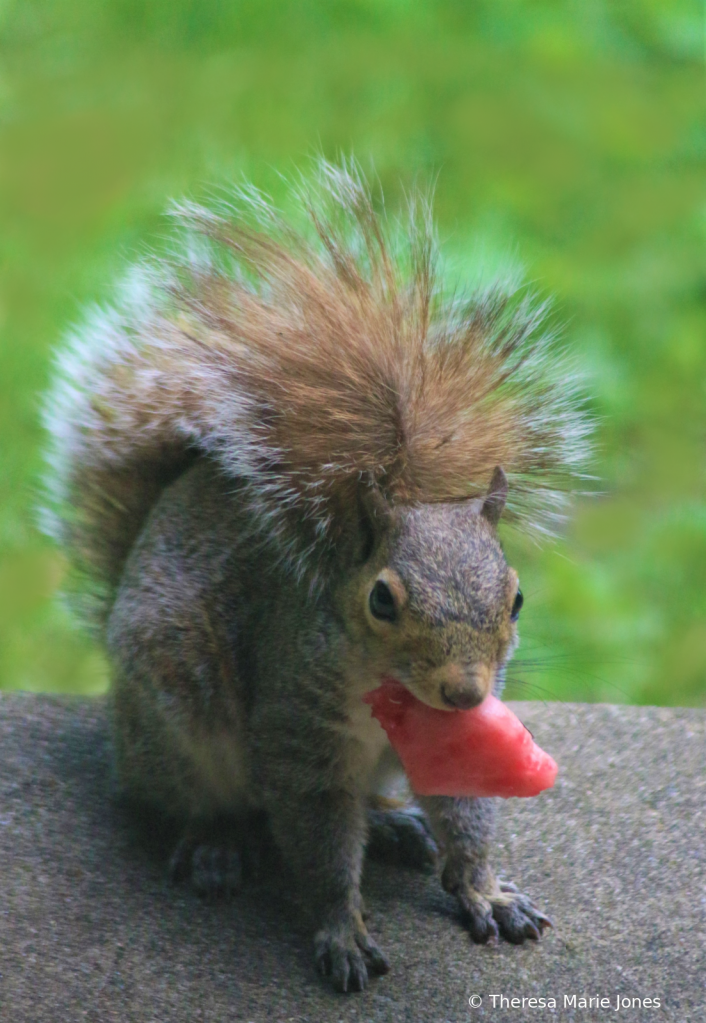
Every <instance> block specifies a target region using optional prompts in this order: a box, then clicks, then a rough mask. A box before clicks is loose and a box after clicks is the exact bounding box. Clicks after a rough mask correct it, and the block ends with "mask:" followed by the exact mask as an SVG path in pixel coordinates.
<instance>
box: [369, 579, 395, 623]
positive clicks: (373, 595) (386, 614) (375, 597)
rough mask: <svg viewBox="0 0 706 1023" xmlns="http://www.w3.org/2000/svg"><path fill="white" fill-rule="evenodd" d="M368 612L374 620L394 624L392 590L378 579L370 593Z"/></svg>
mask: <svg viewBox="0 0 706 1023" xmlns="http://www.w3.org/2000/svg"><path fill="white" fill-rule="evenodd" d="M370 612H371V614H372V615H373V617H374V618H382V619H383V620H384V621H387V622H394V620H395V618H396V617H397V608H396V607H395V598H394V597H393V596H392V590H391V589H390V587H389V586H388V585H387V583H384V582H382V580H381V579H378V581H377V582H376V583H375V585H374V586H373V588H372V590H371V591H370Z"/></svg>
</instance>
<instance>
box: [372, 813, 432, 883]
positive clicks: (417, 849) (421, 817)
mask: <svg viewBox="0 0 706 1023" xmlns="http://www.w3.org/2000/svg"><path fill="white" fill-rule="evenodd" d="M366 851H367V854H368V856H370V858H371V859H374V860H379V861H381V862H383V863H392V864H395V865H399V866H404V867H411V868H413V869H415V870H421V871H423V873H425V874H432V873H433V872H434V871H435V870H436V865H437V862H438V859H439V849H438V847H437V844H436V842H435V841H434V838H433V836H432V833H431V830H430V828H429V823H428V821H427V818H426V816H425V814H424V813H423V812H422V810H420V809H419V807H417V806H414V805H413V804H409V805H405V804H404V803H397V802H396V801H392V800H389V801H387V800H382V799H379V798H378V799H375V800H373V801H371V804H370V806H369V808H368V844H367V848H366Z"/></svg>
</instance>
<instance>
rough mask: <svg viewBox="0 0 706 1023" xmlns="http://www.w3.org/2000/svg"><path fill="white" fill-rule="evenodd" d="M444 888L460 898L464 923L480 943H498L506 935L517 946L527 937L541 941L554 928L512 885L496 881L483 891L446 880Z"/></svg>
mask: <svg viewBox="0 0 706 1023" xmlns="http://www.w3.org/2000/svg"><path fill="white" fill-rule="evenodd" d="M444 887H445V888H446V890H447V891H450V892H452V894H454V895H455V896H456V897H457V899H458V901H459V905H460V906H461V913H462V915H463V922H464V924H465V925H466V927H467V928H468V932H469V934H470V936H471V939H472V940H473V941H475V942H476V944H479V945H485V944H487V943H488V942H495V941H497V940H498V936H499V935H502V937H503V938H505V939H506V941H511V942H512V943H513V945H521V944H522V943H523V941H524V940H525V938H531V939H532V940H533V941H537V940H538V939H539V938H541V936H542V933H543V931H544V929H545V928H546V927H552V926H553V924H552V922H551V920H550V919H549V917H548V916H545V914H544V913H542V911H541V910H540V909H538V908H537V907H536V906H535V904H534V903H533V902H532V900H531V899H530V898H529V897H528V896H527V895H523V894H522V892H520V891H518V889H517V888H516V887H515V885H514V884H510V883H509V882H504V881H503V882H499V883H498V882H495V883H494V884H493V885H492V888H489V890H487V891H479V890H478V889H476V888H474V887H472V886H471V885H470V884H467V883H466V884H458V885H455V884H452V883H450V882H449V879H448V878H444Z"/></svg>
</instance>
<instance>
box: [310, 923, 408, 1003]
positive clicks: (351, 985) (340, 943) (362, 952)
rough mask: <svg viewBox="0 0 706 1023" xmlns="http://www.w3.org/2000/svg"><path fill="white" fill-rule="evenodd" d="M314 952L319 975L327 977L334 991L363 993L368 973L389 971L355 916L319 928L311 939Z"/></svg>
mask: <svg viewBox="0 0 706 1023" xmlns="http://www.w3.org/2000/svg"><path fill="white" fill-rule="evenodd" d="M314 948H315V952H314V959H315V962H316V967H317V969H318V971H319V973H320V974H321V975H322V976H324V977H330V978H331V981H332V983H333V986H334V987H335V988H336V990H337V991H343V992H350V991H363V989H364V988H365V987H367V984H368V974H369V973H374V974H381V973H387V971H388V970H389V969H390V964H389V963H388V961H387V959H386V958H385V956H384V955H383V953H382V952H381V951H380V949H379V948H378V946H377V945H376V943H375V942H374V941H373V939H372V938H371V937H370V935H369V934H368V931H367V929H366V927H365V924H364V923H363V920H362V918H361V917H360V915H359V914H352V915H351V916H350V917H349V918H346V919H345V920H343V921H341V922H340V923H338V922H337V923H335V924H333V925H331V926H329V927H323V928H322V929H321V930H320V931H319V932H318V933H317V935H316V937H315V938H314Z"/></svg>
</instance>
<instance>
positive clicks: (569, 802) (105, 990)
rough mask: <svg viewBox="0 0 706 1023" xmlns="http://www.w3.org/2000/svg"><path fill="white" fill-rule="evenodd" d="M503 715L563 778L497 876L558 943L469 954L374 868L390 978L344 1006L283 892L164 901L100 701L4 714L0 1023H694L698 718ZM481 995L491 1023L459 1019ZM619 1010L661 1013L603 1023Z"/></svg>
mask: <svg viewBox="0 0 706 1023" xmlns="http://www.w3.org/2000/svg"><path fill="white" fill-rule="evenodd" d="M513 706H514V708H515V710H516V711H517V712H518V713H519V715H520V717H521V718H522V719H523V720H524V721H525V722H526V723H527V724H528V725H529V727H530V728H531V729H532V731H533V733H534V735H535V737H536V738H537V740H538V742H539V743H540V744H541V745H543V746H544V747H545V748H546V749H547V750H549V751H550V752H551V753H552V754H553V755H554V756H555V757H556V759H557V760H558V762H559V764H560V776H559V780H558V782H557V785H556V787H555V788H554V789H553V790H552V791H551V792H548V793H544V794H543V795H542V796H540V797H539V798H537V799H533V800H509V801H508V802H507V803H506V805H505V806H504V807H503V815H502V823H501V827H500V833H499V841H498V849H497V855H496V864H497V866H498V867H499V868H500V870H501V872H502V873H503V874H504V875H505V876H507V877H509V878H512V879H513V880H515V881H516V882H517V883H518V884H519V885H520V886H521V887H522V889H523V890H525V891H527V892H528V893H529V894H531V895H532V896H533V897H534V898H535V900H536V901H537V902H538V903H539V905H540V906H542V907H543V908H544V909H545V910H546V911H547V912H548V913H549V914H550V916H552V918H553V919H554V922H555V928H554V930H553V931H552V932H549V934H548V935H547V936H546V937H545V938H544V939H543V940H542V941H541V942H539V943H537V944H533V943H530V944H527V945H524V946H522V947H513V946H510V945H507V944H500V945H498V946H496V947H477V946H473V945H472V944H471V943H470V942H469V941H468V939H467V937H466V936H465V934H464V932H463V930H462V929H461V927H460V924H459V922H458V919H457V916H456V913H455V909H454V905H453V902H452V901H451V900H450V899H448V898H447V896H446V895H444V894H443V892H441V890H440V886H439V884H438V882H437V881H436V880H435V879H433V878H431V879H430V878H425V877H420V876H417V875H415V874H413V873H410V872H407V871H403V870H395V869H393V868H390V867H383V866H379V865H376V864H371V865H369V867H367V868H366V877H365V884H364V890H365V893H366V898H367V901H368V904H369V907H370V909H371V920H370V926H371V930H372V931H373V933H374V934H375V936H376V937H377V938H378V939H379V941H380V944H381V945H382V947H383V948H384V949H385V951H386V953H387V954H388V956H389V958H390V960H391V962H392V972H391V973H390V974H389V975H388V976H387V977H384V978H382V979H380V980H377V981H374V982H373V983H372V984H371V986H370V988H369V989H368V990H367V991H366V992H365V993H363V994H362V995H353V996H349V997H345V996H340V995H336V994H334V993H332V992H329V991H328V989H327V988H326V987H325V986H324V985H323V984H322V983H321V982H319V980H318V978H317V977H316V975H315V973H314V971H313V969H312V966H311V956H310V947H309V941H308V939H307V936H306V934H305V933H304V932H303V931H302V929H301V925H300V924H299V922H298V919H297V916H296V911H295V908H294V905H293V903H292V900H291V898H290V897H289V896H288V894H287V891H286V887H285V885H286V882H285V880H284V879H283V878H278V879H272V880H270V881H269V882H267V883H264V882H263V883H261V884H259V885H257V886H256V887H253V888H252V889H250V890H248V891H246V892H244V893H243V894H242V895H240V896H238V898H237V899H235V900H234V901H233V902H232V903H231V904H229V905H207V904H204V903H202V902H201V901H200V900H199V899H198V898H197V897H195V896H192V895H191V894H190V893H189V892H188V891H186V890H183V889H180V888H177V889H171V888H169V887H168V886H167V885H166V884H165V881H164V875H163V864H162V863H161V862H160V859H159V857H158V856H156V855H155V853H154V851H150V850H149V849H148V848H146V847H145V846H144V845H143V844H140V843H139V842H137V841H136V840H135V836H134V834H133V832H132V831H131V829H130V827H129V826H128V823H127V821H126V819H125V818H124V816H123V814H122V812H121V811H120V810H119V809H118V808H117V807H116V806H115V805H114V804H113V803H112V802H111V798H110V770H109V743H108V734H107V726H106V717H105V705H104V702H103V701H102V700H80V699H71V698H54V697H47V696H29V695H23V694H5V695H3V696H2V697H0V878H1V882H2V901H1V903H0V911H1V913H2V941H1V943H0V1017H1V1018H2V1019H3V1020H8V1021H12V1023H44V1021H47V1023H50V1021H51V1023H65V1021H66V1023H69V1021H73V1020H89V1021H95V1023H111V1021H116V1023H117V1021H120V1023H128V1021H135V1023H153V1021H154V1023H172V1021H173V1023H182V1021H183V1023H187V1021H188V1023H192V1021H204V1023H206V1021H208V1023H211V1021H213V1023H215V1021H219V1023H220V1021H225V1020H243V1021H247V1020H251V1021H257V1023H259V1021H265V1020H272V1021H277V1023H279V1021H297V1023H299V1021H312V1023H329V1021H331V1023H337V1021H339V1020H346V1021H347V1020H361V1021H390V1023H392V1021H394V1023H397V1021H407V1020H409V1021H413V1023H424V1021H430V1023H444V1021H453V1023H456V1021H464V1023H465V1021H469V1020H475V1019H483V1020H488V1021H489V1020H493V1021H497V1023H501V1021H505V1020H508V1021H510V1020H513V1021H517V1023H525V1021H529V1020H542V1021H543V1020H573V1019H575V1020H578V1021H582V1020H586V1021H591V1023H595V1021H598V1020H601V1019H606V1020H608V1019H613V1020H615V1019H621V1020H623V1019H624V1020H640V1021H642V1020H648V1019H655V1020H661V1021H670V1023H671V1021H674V1023H688V1021H691V1020H694V1021H702V1020H703V1019H704V1018H706V1008H705V1006H706V989H705V987H704V977H705V976H706V970H705V969H704V967H705V966H706V960H705V952H704V935H705V934H706V887H705V883H704V878H705V877H706V811H705V809H704V807H705V803H706V772H704V764H705V763H706V756H705V754H706V712H704V711H700V710H688V709H676V710H674V709H664V708H655V707H650V708H645V707H617V706H608V705H576V704H537V703H521V704H514V705H513ZM474 994H479V995H481V996H482V997H483V1005H482V1006H481V1007H480V1008H479V1009H473V1010H472V1009H470V1008H469V1005H468V999H469V997H470V996H471V995H474ZM493 994H495V995H500V994H502V995H505V996H506V997H512V996H514V997H520V998H521V997H523V996H524V997H526V998H529V997H532V996H534V997H537V998H540V997H542V998H545V999H550V998H552V997H554V998H555V999H556V1000H557V1008H556V1009H555V1010H554V1011H551V1009H549V1008H545V1009H541V1008H538V1009H533V1008H530V1007H529V1006H526V1007H525V1008H524V1009H521V1008H512V1007H509V1008H508V1007H506V1006H503V1007H502V1008H501V1007H497V1005H496V1008H493V1002H492V999H491V997H490V996H491V995H493ZM565 995H568V996H573V995H576V996H577V999H578V998H580V997H581V996H586V997H589V996H594V997H595V996H597V995H598V996H605V997H608V998H610V1002H611V1008H610V1009H595V1008H593V1009H587V1010H584V1009H581V1008H578V1007H576V1008H573V1007H571V1006H565V1005H564V996H565ZM617 996H621V997H624V998H641V999H646V998H652V999H655V998H658V999H659V1000H660V1002H661V1008H659V1009H657V1008H650V1009H647V1008H642V1009H638V1008H630V1009H623V1010H621V1011H620V1012H616V1011H615V1009H614V1008H613V1006H614V1003H615V999H616V997H617ZM496 1002H497V1000H496ZM577 1006H578V1002H577Z"/></svg>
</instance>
